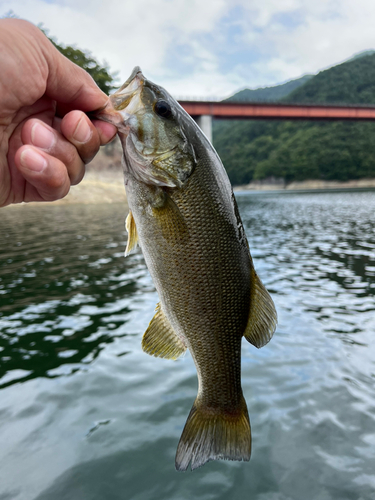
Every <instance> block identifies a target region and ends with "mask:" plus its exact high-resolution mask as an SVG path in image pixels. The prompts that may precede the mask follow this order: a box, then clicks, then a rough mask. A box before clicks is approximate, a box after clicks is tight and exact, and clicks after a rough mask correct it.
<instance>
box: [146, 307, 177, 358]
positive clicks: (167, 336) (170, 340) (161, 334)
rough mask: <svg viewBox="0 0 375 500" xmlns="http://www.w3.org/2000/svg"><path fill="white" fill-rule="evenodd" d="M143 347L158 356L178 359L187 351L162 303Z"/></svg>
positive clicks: (151, 354) (152, 354)
mask: <svg viewBox="0 0 375 500" xmlns="http://www.w3.org/2000/svg"><path fill="white" fill-rule="evenodd" d="M142 349H143V350H144V352H146V353H147V354H150V356H156V357H157V358H167V359H177V358H179V357H180V356H181V355H182V354H184V352H185V351H186V345H185V344H184V342H183V341H182V340H181V339H180V337H178V335H176V333H175V332H174V330H173V328H172V326H171V324H170V322H169V321H168V319H167V317H166V316H165V315H164V313H163V311H162V308H161V305H160V303H158V304H157V306H156V313H155V316H154V317H153V318H152V320H151V321H150V324H149V325H148V328H147V330H146V331H145V333H144V335H143V339H142Z"/></svg>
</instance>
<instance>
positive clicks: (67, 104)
mask: <svg viewBox="0 0 375 500" xmlns="http://www.w3.org/2000/svg"><path fill="white" fill-rule="evenodd" d="M43 37H44V44H43V47H44V57H45V59H46V61H47V64H48V78H47V86H46V95H47V96H48V97H50V98H51V99H53V100H55V101H57V103H58V105H59V108H62V109H64V114H65V113H66V112H68V111H71V110H73V109H79V110H81V111H94V110H96V109H100V108H103V107H104V106H105V105H106V104H107V101H108V96H107V95H106V94H105V93H104V92H102V91H101V90H100V89H99V87H98V86H97V85H96V83H95V81H94V80H93V78H92V77H91V76H90V75H89V74H88V73H87V72H86V71H85V70H84V69H82V68H81V67H79V66H77V65H76V64H74V63H73V62H72V61H70V60H69V59H68V58H67V57H65V56H64V55H62V54H61V53H60V52H59V51H58V50H57V49H56V47H55V46H54V45H53V44H52V43H51V42H50V41H49V40H48V38H47V37H46V36H44V35H43Z"/></svg>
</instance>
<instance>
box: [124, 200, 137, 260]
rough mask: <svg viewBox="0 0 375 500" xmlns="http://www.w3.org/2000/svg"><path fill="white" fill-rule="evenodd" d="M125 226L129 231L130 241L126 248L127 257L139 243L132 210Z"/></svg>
mask: <svg viewBox="0 0 375 500" xmlns="http://www.w3.org/2000/svg"><path fill="white" fill-rule="evenodd" d="M125 228H126V231H127V232H128V241H127V244H126V249H125V257H126V256H127V255H129V254H130V252H131V251H132V250H134V249H135V248H136V246H137V243H138V232H137V226H136V225H135V220H134V217H133V214H132V212H131V210H130V211H129V213H128V216H127V217H126V221H125Z"/></svg>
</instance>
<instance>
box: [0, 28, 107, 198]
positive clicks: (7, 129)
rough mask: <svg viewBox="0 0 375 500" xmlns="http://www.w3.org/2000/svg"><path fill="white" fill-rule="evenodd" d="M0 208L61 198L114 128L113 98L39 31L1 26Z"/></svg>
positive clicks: (76, 181) (77, 179)
mask: <svg viewBox="0 0 375 500" xmlns="http://www.w3.org/2000/svg"><path fill="white" fill-rule="evenodd" d="M0 68H1V75H0V207H2V206H6V205H9V204H11V203H21V202H22V201H26V202H27V201H53V200H57V199H59V198H63V197H64V196H65V195H66V194H67V193H68V192H69V189H70V186H71V185H74V184H78V183H79V182H80V181H81V180H82V178H83V176H84V173H85V164H87V163H89V162H90V161H91V160H92V158H93V157H94V156H95V154H96V153H97V152H98V150H99V147H100V146H101V145H103V144H106V143H108V142H110V141H111V140H112V138H113V137H114V135H115V133H116V128H115V127H114V126H113V125H111V124H109V123H105V122H102V121H99V120H95V121H93V122H91V121H90V120H89V119H88V117H87V116H86V115H85V113H84V112H88V111H94V110H97V109H100V108H103V107H104V106H105V105H106V104H107V102H108V97H107V96H106V95H105V94H104V93H103V92H102V91H101V90H100V89H99V88H98V87H97V85H96V84H95V82H94V80H93V79H92V78H91V77H90V75H89V74H88V73H86V72H85V71H84V70H83V69H82V68H80V67H78V66H77V65H75V64H73V63H72V62H71V61H69V60H68V59H67V58H65V57H64V56H63V55H62V54H60V52H59V51H58V50H57V49H56V48H55V47H54V46H53V45H52V43H51V42H50V41H49V40H48V38H47V37H46V36H45V35H44V34H43V33H42V32H41V31H40V30H39V29H38V28H37V27H36V26H34V25H32V24H31V23H29V22H27V21H22V20H20V19H0Z"/></svg>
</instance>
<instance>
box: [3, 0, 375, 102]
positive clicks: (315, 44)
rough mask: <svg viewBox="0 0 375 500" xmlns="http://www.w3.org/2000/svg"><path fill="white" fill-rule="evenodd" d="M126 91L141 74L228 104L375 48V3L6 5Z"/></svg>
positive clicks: (65, 0)
mask: <svg viewBox="0 0 375 500" xmlns="http://www.w3.org/2000/svg"><path fill="white" fill-rule="evenodd" d="M9 11H13V13H14V14H15V15H17V16H18V17H21V18H23V19H27V20H29V21H31V22H33V23H34V24H39V23H42V24H43V26H44V28H46V29H47V30H48V31H49V35H50V36H53V37H54V38H55V39H56V40H57V41H58V42H59V43H62V44H66V45H76V46H77V47H78V48H80V49H87V50H90V51H91V53H92V55H93V56H94V57H95V58H96V59H97V60H98V61H100V62H101V63H104V62H106V63H108V65H109V68H110V70H111V72H115V71H117V72H118V83H119V84H121V82H123V81H125V80H126V79H127V78H128V76H129V75H130V73H131V71H132V69H133V67H134V66H140V67H141V68H142V71H143V73H144V74H145V76H146V77H147V78H148V79H150V80H152V81H154V82H155V83H157V84H159V85H162V86H164V87H165V88H166V89H167V90H168V91H169V92H170V93H171V94H173V95H174V96H175V97H178V98H184V97H185V98H187V97H189V98H223V97H227V96H229V95H232V94H233V93H235V92H236V91H238V90H240V89H243V88H258V87H265V86H272V85H277V84H279V83H284V82H285V81H288V80H291V79H294V78H298V77H300V76H302V75H304V74H307V73H317V72H319V71H320V70H322V69H325V68H328V67H330V66H332V65H335V64H337V63H339V62H342V61H344V60H346V59H348V58H350V57H351V56H353V55H354V54H357V53H359V52H362V51H364V50H368V49H374V48H375V28H374V26H375V1H374V0H355V1H354V0H105V1H103V0H11V1H6V0H5V1H4V0H0V16H4V15H5V14H7V13H8V12H9Z"/></svg>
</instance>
